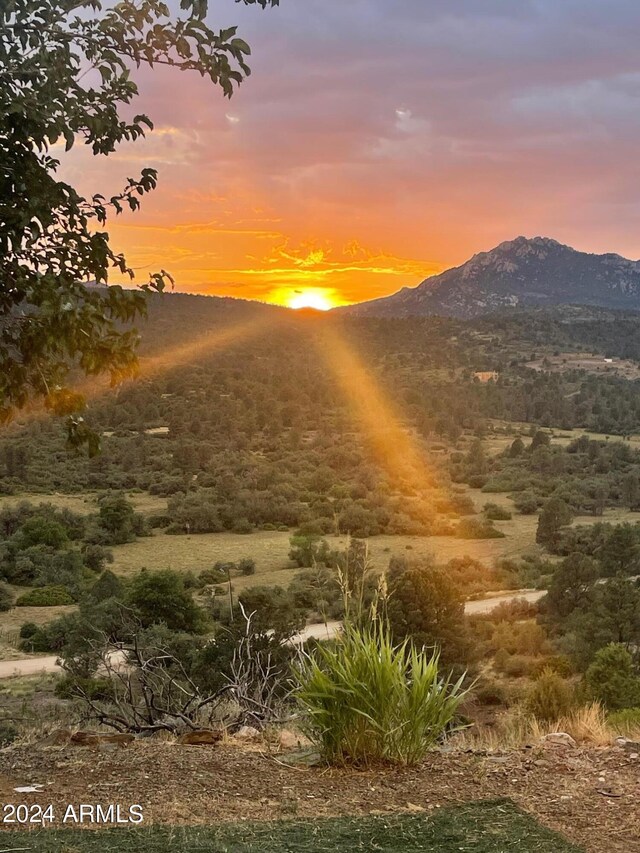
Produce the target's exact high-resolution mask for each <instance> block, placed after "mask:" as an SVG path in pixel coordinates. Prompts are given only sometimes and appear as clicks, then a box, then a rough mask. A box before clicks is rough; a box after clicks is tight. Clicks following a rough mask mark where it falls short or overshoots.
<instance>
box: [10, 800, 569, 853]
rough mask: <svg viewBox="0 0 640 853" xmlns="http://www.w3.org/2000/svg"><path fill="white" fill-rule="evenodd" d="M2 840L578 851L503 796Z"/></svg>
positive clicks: (150, 851)
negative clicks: (319, 816) (375, 811)
mask: <svg viewBox="0 0 640 853" xmlns="http://www.w3.org/2000/svg"><path fill="white" fill-rule="evenodd" d="M2 842H3V844H2V846H3V848H6V849H8V850H12V849H15V850H27V849H28V850H30V851H32V853H116V851H117V853H169V851H171V853H187V851H188V853H324V851H326V853H346V851H349V853H351V851H358V850H360V851H367V852H368V851H373V850H375V851H379V853H419V852H420V853H459V851H466V853H511V851H513V853H516V851H517V853H579V848H578V847H575V846H573V845H571V844H569V843H568V842H567V841H565V840H564V839H562V838H561V837H560V836H559V835H557V834H556V833H554V832H551V831H550V830H548V829H545V828H544V827H541V826H540V824H538V823H537V822H536V821H535V820H533V818H531V817H529V816H528V815H526V814H524V813H523V812H522V811H520V810H519V809H518V808H516V806H514V805H513V804H512V803H509V802H507V801H494V802H485V803H472V804H468V805H465V806H460V807H458V808H452V809H446V810H443V811H441V812H437V813H435V814H434V815H433V816H423V815H419V816H400V815H393V816H376V817H367V818H339V819H332V820H326V819H325V820H309V821H279V822H275V823H260V824H230V825H229V824H227V825H221V826H218V827H207V828H195V827H194V828H189V827H186V828H182V827H179V828H160V827H158V828H153V827H152V828H150V829H131V830H123V829H114V830H106V831H97V832H83V831H79V830H75V831H74V830H69V829H67V830H59V831H51V830H49V831H32V832H29V834H28V835H27V834H26V833H25V832H8V833H6V834H5V835H4V836H3V838H2ZM26 844H28V847H27V846H25V845H26Z"/></svg>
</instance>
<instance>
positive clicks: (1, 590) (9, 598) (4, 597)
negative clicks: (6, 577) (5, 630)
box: [0, 581, 13, 613]
mask: <svg viewBox="0 0 640 853" xmlns="http://www.w3.org/2000/svg"><path fill="white" fill-rule="evenodd" d="M12 607H13V593H12V592H11V589H10V587H9V586H8V584H6V583H2V581H0V613H6V612H7V610H11V608H12Z"/></svg>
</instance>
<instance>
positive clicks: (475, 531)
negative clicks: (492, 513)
mask: <svg viewBox="0 0 640 853" xmlns="http://www.w3.org/2000/svg"><path fill="white" fill-rule="evenodd" d="M456 536H458V537H459V538H460V539H504V533H503V532H502V530H498V529H497V528H495V527H494V526H493V524H492V523H491V522H490V521H488V520H484V521H483V520H482V519H480V518H463V519H462V521H461V522H460V524H459V525H458V529H457V531H456Z"/></svg>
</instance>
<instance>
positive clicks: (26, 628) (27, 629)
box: [19, 622, 38, 640]
mask: <svg viewBox="0 0 640 853" xmlns="http://www.w3.org/2000/svg"><path fill="white" fill-rule="evenodd" d="M37 631H38V626H37V625H36V623H35V622H24V623H23V624H22V626H21V628H20V634H19V636H20V639H21V640H28V639H29V638H30V637H33V635H34V634H36V633H37Z"/></svg>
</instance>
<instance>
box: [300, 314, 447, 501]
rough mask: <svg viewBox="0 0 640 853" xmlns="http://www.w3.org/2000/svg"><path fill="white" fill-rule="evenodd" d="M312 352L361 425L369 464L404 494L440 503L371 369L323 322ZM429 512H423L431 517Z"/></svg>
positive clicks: (417, 448) (416, 444)
mask: <svg viewBox="0 0 640 853" xmlns="http://www.w3.org/2000/svg"><path fill="white" fill-rule="evenodd" d="M317 342H318V349H319V351H320V353H321V355H322V356H323V357H324V359H325V360H326V362H327V364H328V366H329V368H330V369H331V371H332V374H333V376H334V377H335V379H336V381H337V382H338V384H339V386H340V388H341V390H342V391H343V393H344V396H345V398H346V400H347V402H348V405H349V407H350V408H351V410H352V413H353V414H354V415H355V417H356V418H357V420H358V421H359V423H360V424H361V426H362V428H363V430H364V434H365V437H366V439H367V441H368V444H369V447H370V449H371V452H372V454H373V457H374V459H375V462H376V463H377V464H378V465H379V466H380V467H381V468H382V469H383V470H384V471H385V472H386V473H387V475H388V476H389V478H390V480H391V482H392V483H395V484H397V485H399V486H401V487H402V491H403V492H404V493H405V494H409V495H415V496H416V497H417V496H420V497H424V496H425V494H426V493H430V496H431V497H432V498H436V497H438V499H439V500H444V499H445V494H444V492H443V491H442V490H441V489H442V486H441V483H440V481H439V479H440V478H439V473H438V471H437V470H436V469H435V468H434V466H433V465H432V464H430V463H429V460H428V458H427V455H426V451H425V449H424V448H423V447H422V446H421V444H420V441H419V439H418V438H417V437H416V436H415V435H414V434H413V433H412V431H411V429H410V428H409V427H407V426H405V425H404V424H403V421H402V418H401V416H400V413H399V412H398V411H397V410H396V407H395V405H394V404H393V402H392V401H391V400H389V399H388V397H387V395H386V394H385V392H384V391H383V389H382V388H381V387H380V384H379V382H378V381H377V380H376V378H375V377H374V375H373V374H372V370H371V367H370V366H368V365H367V364H365V363H364V361H363V360H362V358H361V356H360V355H359V354H358V353H357V351H356V350H355V349H354V348H353V346H352V345H351V344H350V343H349V342H348V341H347V340H346V338H345V336H344V334H343V333H342V332H341V331H340V328H339V326H338V325H337V324H335V323H333V322H328V323H326V324H325V325H324V326H323V328H322V330H321V333H320V335H319V337H318V338H317ZM433 514H434V508H433V507H432V506H431V507H429V515H430V516H431V517H432V516H433Z"/></svg>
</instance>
